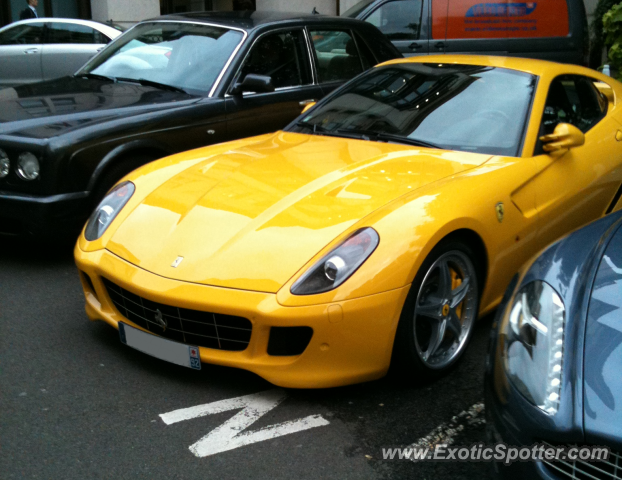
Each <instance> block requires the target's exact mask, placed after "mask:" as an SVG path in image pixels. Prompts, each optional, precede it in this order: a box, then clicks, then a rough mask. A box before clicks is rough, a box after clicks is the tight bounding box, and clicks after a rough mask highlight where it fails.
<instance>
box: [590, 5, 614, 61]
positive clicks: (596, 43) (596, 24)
mask: <svg viewBox="0 0 622 480" xmlns="http://www.w3.org/2000/svg"><path fill="white" fill-rule="evenodd" d="M619 3H620V0H599V2H598V4H597V5H596V10H594V21H593V22H592V42H591V48H590V67H592V68H596V67H600V65H601V63H602V62H601V58H602V57H601V56H602V52H603V47H604V46H605V42H604V39H605V35H604V33H603V16H604V15H605V13H607V12H608V11H609V10H611V8H612V7H613V6H615V5H616V4H619Z"/></svg>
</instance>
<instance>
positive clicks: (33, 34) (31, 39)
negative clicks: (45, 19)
mask: <svg viewBox="0 0 622 480" xmlns="http://www.w3.org/2000/svg"><path fill="white" fill-rule="evenodd" d="M42 39H43V23H29V24H27V25H18V26H16V27H13V28H9V29H8V30H6V31H4V32H2V34H0V45H36V44H38V43H42V42H43V40H42Z"/></svg>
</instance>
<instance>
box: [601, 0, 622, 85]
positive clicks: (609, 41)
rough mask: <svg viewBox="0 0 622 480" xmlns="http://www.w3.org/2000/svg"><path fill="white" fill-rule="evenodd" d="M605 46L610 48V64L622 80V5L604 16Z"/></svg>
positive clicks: (618, 5) (616, 6)
mask: <svg viewBox="0 0 622 480" xmlns="http://www.w3.org/2000/svg"><path fill="white" fill-rule="evenodd" d="M603 32H604V33H605V35H606V36H605V45H607V46H608V47H609V62H610V64H611V66H612V67H613V68H615V69H616V70H617V71H618V80H622V3H619V4H617V5H615V6H614V7H613V8H612V9H611V10H609V11H608V12H607V13H605V15H603Z"/></svg>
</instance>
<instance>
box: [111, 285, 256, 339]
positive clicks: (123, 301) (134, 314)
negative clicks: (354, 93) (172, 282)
mask: <svg viewBox="0 0 622 480" xmlns="http://www.w3.org/2000/svg"><path fill="white" fill-rule="evenodd" d="M102 281H103V283H104V285H105V287H106V290H107V292H108V296H109V297H110V300H111V301H112V303H113V304H114V306H115V307H116V309H117V310H118V311H119V313H120V314H121V315H122V316H123V317H125V318H127V319H128V320H129V321H131V322H132V323H135V324H136V325H138V326H140V327H142V328H144V329H145V330H148V331H149V332H151V333H154V334H156V335H159V336H161V337H164V338H168V339H170V340H175V341H177V342H181V343H187V344H190V345H198V346H200V347H207V348H215V349H218V350H234V351H241V350H245V349H246V347H247V346H248V342H249V341H250V339H251V332H252V329H253V326H252V324H251V322H250V320H248V319H246V318H242V317H235V316H232V315H223V314H220V313H209V312H202V311H199V310H189V309H187V308H179V307H174V306H171V305H164V304H161V303H157V302H152V301H151V300H147V299H146V298H143V297H140V296H138V295H135V294H133V293H131V292H129V291H127V290H125V289H123V288H121V287H119V286H118V285H116V284H114V283H113V282H111V281H110V280H108V279H105V278H102ZM158 312H159V313H158ZM156 316H158V317H161V318H162V320H163V321H164V322H165V323H166V328H164V327H163V326H162V325H161V323H160V322H158V320H157V318H156Z"/></svg>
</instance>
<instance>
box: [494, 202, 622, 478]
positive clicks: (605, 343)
mask: <svg viewBox="0 0 622 480" xmlns="http://www.w3.org/2000/svg"><path fill="white" fill-rule="evenodd" d="M485 384H486V387H485V392H486V417H487V429H488V432H487V433H488V440H489V441H490V442H504V443H506V444H508V445H517V446H519V445H521V446H531V445H533V444H536V443H538V444H541V443H545V444H549V445H552V446H555V447H558V446H567V445H579V446H584V445H590V446H606V447H608V448H609V449H610V450H611V454H610V456H609V459H608V460H607V461H600V462H595V461H587V460H586V461H583V460H581V459H575V460H563V461H562V460H558V461H553V460H547V459H541V460H537V461H529V462H515V463H513V464H511V465H510V466H505V465H500V464H496V465H495V470H496V473H497V474H498V476H500V477H502V478H518V479H531V478H545V479H597V480H600V479H607V480H614V479H622V455H621V454H622V211H620V212H616V213H612V214H610V215H607V216H606V217H604V218H602V219H600V220H598V221H596V222H594V223H591V224H590V225H588V226H586V227H584V228H582V229H580V230H578V231H576V232H574V233H572V234H571V235H569V236H567V237H565V238H563V239H561V240H559V241H558V242H556V243H554V244H553V245H551V246H550V247H548V248H547V249H546V250H545V251H544V252H542V253H541V254H540V255H539V256H538V257H537V258H535V259H534V260H533V261H532V262H530V263H529V264H527V265H526V266H525V267H523V269H522V270H521V271H520V272H519V273H518V274H517V275H516V276H515V277H514V279H513V280H512V282H511V284H510V285H509V287H508V289H507V291H506V294H505V297H504V299H503V301H502V303H501V305H500V307H499V309H498V312H497V317H496V319H495V324H494V325H493V330H492V333H491V340H490V347H489V352H488V359H487V363H486V381H485Z"/></svg>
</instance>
